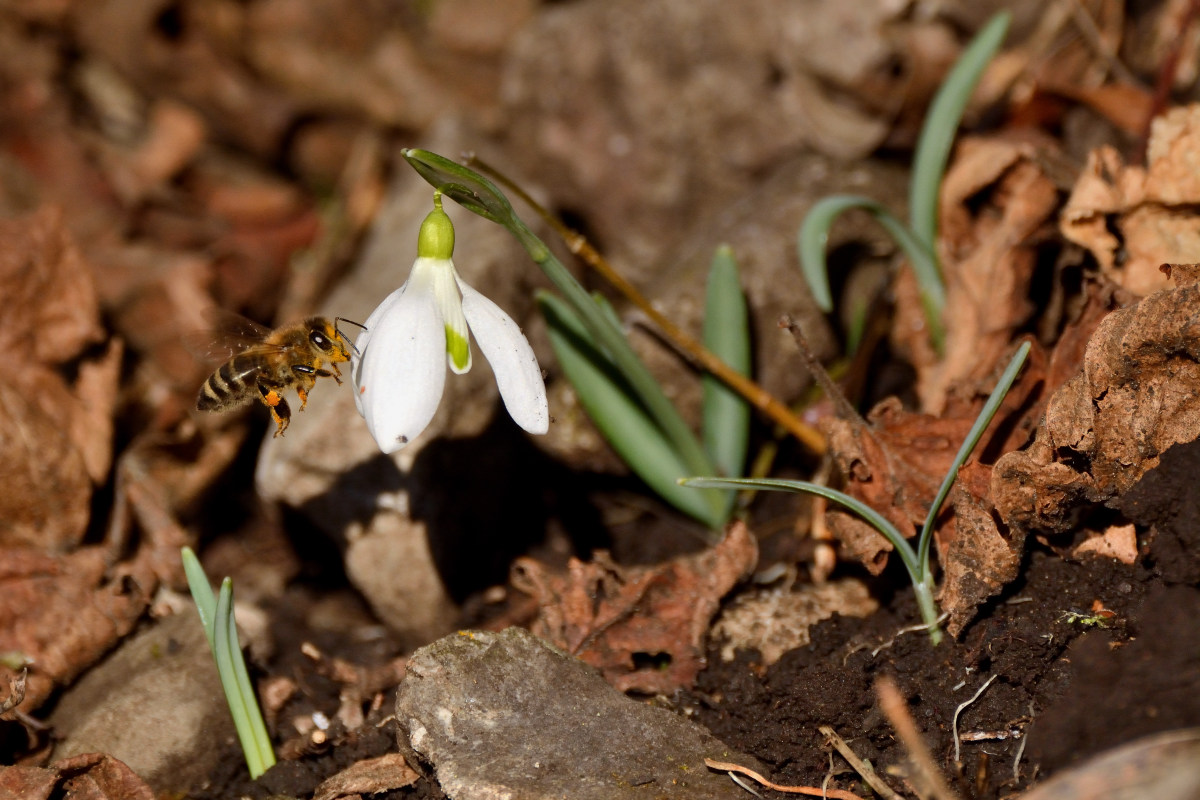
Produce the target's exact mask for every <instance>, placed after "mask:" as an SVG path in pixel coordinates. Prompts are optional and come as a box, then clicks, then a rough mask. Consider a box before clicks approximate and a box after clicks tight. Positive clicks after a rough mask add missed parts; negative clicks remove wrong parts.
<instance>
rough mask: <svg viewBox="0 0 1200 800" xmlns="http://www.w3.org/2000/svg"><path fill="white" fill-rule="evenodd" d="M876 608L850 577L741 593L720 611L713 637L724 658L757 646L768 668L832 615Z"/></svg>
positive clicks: (862, 586) (804, 641)
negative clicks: (796, 586) (818, 583)
mask: <svg viewBox="0 0 1200 800" xmlns="http://www.w3.org/2000/svg"><path fill="white" fill-rule="evenodd" d="M878 608H879V603H877V602H876V601H875V599H874V598H873V597H871V594H870V592H868V591H867V587H866V585H865V584H863V583H862V581H857V580H854V579H852V578H848V579H846V580H841V581H833V582H831V583H823V584H820V585H805V586H800V587H798V588H795V589H793V588H792V587H790V586H785V587H779V588H774V589H767V590H761V591H757V592H753V593H748V594H740V595H739V596H738V597H737V598H736V599H735V600H734V601H733V603H731V604H730V605H729V607H728V608H725V609H724V610H722V611H721V616H720V617H719V618H718V619H717V621H716V623H714V624H713V627H712V638H713V639H715V640H718V641H721V659H722V660H723V661H732V660H733V659H734V658H735V657H736V655H737V651H738V650H757V651H758V652H759V654H760V655H761V656H762V664H763V666H768V667H769V666H770V665H772V664H774V663H775V662H776V661H778V660H779V659H780V657H781V656H782V655H783V654H784V653H786V652H787V651H789V650H795V649H796V648H797V647H803V646H804V645H806V644H808V642H809V629H810V628H811V627H812V626H813V625H816V624H817V623H818V622H820V621H822V620H826V619H829V618H830V617H832V616H833V615H834V614H839V615H841V616H843V617H866V616H869V615H871V614H872V613H874V612H875V610H876V609H878ZM722 640H723V641H722Z"/></svg>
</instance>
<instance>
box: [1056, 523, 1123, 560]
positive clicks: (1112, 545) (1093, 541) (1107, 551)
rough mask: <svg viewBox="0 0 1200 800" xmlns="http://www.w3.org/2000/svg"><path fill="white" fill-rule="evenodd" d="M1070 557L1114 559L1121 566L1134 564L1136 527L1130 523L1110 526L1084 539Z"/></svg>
mask: <svg viewBox="0 0 1200 800" xmlns="http://www.w3.org/2000/svg"><path fill="white" fill-rule="evenodd" d="M1071 555H1072V556H1074V557H1075V558H1079V557H1080V556H1083V555H1093V556H1097V557H1099V558H1115V559H1116V560H1117V561H1120V562H1121V563H1122V564H1131V565H1132V564H1136V563H1137V557H1138V546H1137V526H1136V525H1134V524H1133V523H1132V522H1131V523H1129V524H1128V525H1111V526H1109V528H1108V530H1106V531H1104V532H1103V533H1098V534H1096V535H1095V536H1089V537H1088V538H1087V539H1084V540H1083V541H1082V542H1080V543H1079V546H1078V547H1076V548H1075V550H1074V552H1072V553H1071Z"/></svg>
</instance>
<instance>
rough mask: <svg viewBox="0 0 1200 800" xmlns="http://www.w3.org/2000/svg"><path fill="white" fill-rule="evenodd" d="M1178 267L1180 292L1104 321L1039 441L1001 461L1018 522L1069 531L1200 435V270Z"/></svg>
mask: <svg viewBox="0 0 1200 800" xmlns="http://www.w3.org/2000/svg"><path fill="white" fill-rule="evenodd" d="M1171 272H1172V274H1173V276H1174V278H1175V279H1176V281H1177V282H1178V283H1180V284H1181V285H1179V286H1178V287H1177V288H1173V289H1164V290H1162V291H1159V292H1156V293H1154V294H1152V295H1150V296H1149V297H1146V298H1144V299H1143V300H1141V301H1140V302H1138V303H1137V304H1136V305H1133V306H1129V307H1127V308H1122V309H1118V310H1117V311H1114V312H1112V313H1111V314H1109V315H1108V316H1107V317H1105V318H1104V320H1103V321H1102V322H1101V323H1100V325H1099V326H1098V327H1097V328H1096V331H1095V333H1094V334H1093V335H1092V338H1091V340H1090V341H1089V343H1088V346H1087V350H1086V351H1085V354H1084V358H1083V365H1082V369H1081V370H1080V371H1079V372H1078V374H1076V375H1075V376H1074V377H1073V378H1071V379H1070V380H1069V381H1067V382H1066V383H1065V384H1064V385H1063V386H1062V387H1061V388H1059V389H1058V391H1056V392H1055V393H1054V395H1053V397H1051V399H1050V401H1049V404H1048V406H1047V409H1046V416H1045V420H1044V421H1043V423H1042V424H1041V426H1040V427H1039V428H1038V431H1037V436H1036V439H1035V440H1034V443H1033V444H1032V445H1031V446H1030V447H1029V448H1027V449H1026V450H1023V451H1020V452H1013V453H1007V454H1005V455H1004V456H1002V457H1001V458H1000V459H999V461H997V463H996V467H995V471H994V473H993V475H992V497H993V499H994V502H995V504H996V509H997V511H998V512H999V513H1000V516H1001V518H1002V519H1003V520H1004V522H1005V524H1006V525H1008V526H1009V527H1011V528H1014V529H1015V530H1017V531H1020V532H1022V533H1026V532H1030V531H1043V532H1051V533H1054V532H1061V531H1065V530H1068V529H1069V528H1070V527H1071V526H1072V525H1073V523H1074V512H1075V511H1076V510H1077V509H1078V508H1079V507H1080V506H1081V505H1083V504H1084V503H1102V502H1107V501H1110V500H1112V499H1113V498H1115V497H1118V496H1120V495H1122V494H1124V492H1125V491H1126V490H1127V489H1129V488H1130V487H1132V486H1133V485H1134V484H1136V483H1137V482H1138V480H1139V479H1140V478H1141V477H1142V475H1144V474H1145V473H1146V472H1147V471H1148V470H1150V469H1153V468H1154V467H1155V466H1157V465H1158V462H1159V457H1160V456H1161V454H1162V453H1163V452H1164V451H1166V450H1167V449H1168V448H1169V447H1171V446H1172V445H1175V444H1179V443H1183V442H1191V441H1194V440H1195V439H1197V438H1198V437H1200V282H1198V281H1200V270H1196V269H1185V268H1181V267H1175V268H1172V270H1171Z"/></svg>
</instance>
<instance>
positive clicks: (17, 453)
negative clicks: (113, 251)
mask: <svg viewBox="0 0 1200 800" xmlns="http://www.w3.org/2000/svg"><path fill="white" fill-rule="evenodd" d="M0 239H3V240H4V242H5V247H4V249H3V251H0V284H2V285H4V287H5V291H6V293H7V294H6V297H5V309H6V311H7V312H8V313H9V314H10V321H9V324H7V325H5V326H4V327H3V330H2V331H0V347H3V348H4V349H5V350H6V351H8V352H18V353H27V354H29V355H30V356H31V357H32V360H31V363H27V364H25V365H23V366H22V368H21V369H20V370H15V371H13V372H12V374H11V375H10V376H9V378H8V380H6V381H4V383H3V385H0V401H2V402H0V430H4V431H7V432H9V435H7V436H3V437H0V482H3V483H4V485H5V486H6V487H8V491H7V492H5V494H4V499H0V543H4V544H20V545H27V546H34V547H42V548H44V549H46V550H47V551H49V552H62V551H65V550H68V549H70V548H71V547H73V546H74V545H75V544H77V543H78V542H79V540H80V539H81V537H82V536H83V534H84V531H85V529H86V527H87V523H88V519H89V514H90V503H91V493H92V487H93V484H98V483H100V482H102V481H103V480H104V478H105V476H106V475H107V473H108V470H109V467H110V465H111V460H112V450H111V447H112V445H111V441H112V417H113V411H114V405H115V400H116V395H117V392H116V387H117V380H118V376H119V371H120V347H119V345H116V344H112V343H110V345H109V347H108V348H107V349H106V350H105V351H104V352H102V353H101V354H99V355H96V354H94V353H92V352H91V351H90V350H89V349H88V348H90V347H92V346H93V345H96V344H98V343H100V342H102V341H103V340H104V338H105V335H106V334H105V332H104V329H103V327H102V326H101V324H100V314H99V306H98V303H97V299H96V292H95V289H94V287H93V283H92V273H91V269H90V267H89V266H88V265H87V264H86V263H84V261H83V259H82V258H81V257H80V255H79V252H78V251H77V250H76V248H75V246H74V245H73V244H72V242H71V237H70V236H69V235H68V233H67V232H66V230H65V228H64V227H63V223H62V219H61V217H60V215H59V214H58V213H57V212H54V211H42V212H39V213H37V214H34V215H32V216H30V217H26V218H24V219H18V220H8V221H2V222H0ZM72 371H73V372H74V377H73V378H71V379H68V378H66V377H64V374H69V373H70V372H72Z"/></svg>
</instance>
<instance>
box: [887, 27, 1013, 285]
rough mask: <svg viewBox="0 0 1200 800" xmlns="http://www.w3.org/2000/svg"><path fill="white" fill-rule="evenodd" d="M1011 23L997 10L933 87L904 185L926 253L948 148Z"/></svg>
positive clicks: (932, 246) (933, 236)
mask: <svg viewBox="0 0 1200 800" xmlns="http://www.w3.org/2000/svg"><path fill="white" fill-rule="evenodd" d="M1011 20H1012V14H1011V13H1010V12H1008V11H1002V12H1000V13H998V14H996V15H995V16H993V17H992V18H991V20H989V21H988V23H987V25H984V26H983V29H982V30H980V31H979V33H978V34H976V36H975V38H974V39H973V40H972V41H971V44H970V45H968V46H967V48H966V49H965V50H964V51H963V54H962V55H961V56H959V59H958V61H957V63H955V65H954V68H953V69H951V70H950V74H949V75H947V76H946V80H945V81H944V82H943V83H942V85H941V87H940V88H939V89H938V93H937V96H936V97H934V100H933V103H932V105H930V107H929V113H928V114H927V115H926V117H925V123H924V125H923V126H922V128H921V137H920V138H919V139H918V140H917V152H916V155H915V156H914V158H913V175H912V180H911V182H910V183H909V202H908V218H909V220H910V221H911V227H912V230H913V234H914V235H915V236H916V238H917V240H918V241H919V242H920V243H921V244H922V246H924V247H925V248H926V249H928V250H929V251H930V252H936V247H937V223H938V219H937V214H938V193H939V192H940V191H941V187H942V177H943V176H944V175H945V173H946V162H947V161H948V160H949V158H950V147H951V145H953V144H954V137H955V135H956V134H957V133H958V126H959V123H961V122H962V115H963V111H964V110H965V109H966V107H967V101H968V100H970V99H971V93H972V92H974V91H975V87H976V86H977V85H978V84H979V79H980V77H982V76H983V71H984V69H986V68H987V65H988V63H989V62H990V61H991V60H992V57H993V56H994V55H995V54H996V51H997V50H999V49H1000V45H1001V44H1002V43H1003V42H1004V36H1005V34H1007V33H1008V24H1009V22H1010V21H1011ZM939 309H940V306H939Z"/></svg>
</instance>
